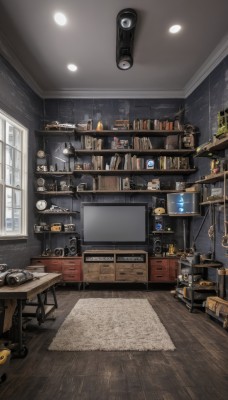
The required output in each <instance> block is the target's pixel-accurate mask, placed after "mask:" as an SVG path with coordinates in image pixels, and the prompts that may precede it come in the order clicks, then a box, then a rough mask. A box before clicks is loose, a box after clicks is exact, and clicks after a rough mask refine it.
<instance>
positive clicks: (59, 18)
mask: <svg viewBox="0 0 228 400" xmlns="http://www.w3.org/2000/svg"><path fill="white" fill-rule="evenodd" d="M54 20H55V22H56V24H58V25H60V26H63V25H66V23H67V19H66V16H65V15H64V14H63V13H61V12H57V13H55V15H54Z"/></svg>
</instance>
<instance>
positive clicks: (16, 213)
mask: <svg viewBox="0 0 228 400" xmlns="http://www.w3.org/2000/svg"><path fill="white" fill-rule="evenodd" d="M13 227H14V231H15V232H20V230H21V210H20V209H19V210H17V209H15V210H13Z"/></svg>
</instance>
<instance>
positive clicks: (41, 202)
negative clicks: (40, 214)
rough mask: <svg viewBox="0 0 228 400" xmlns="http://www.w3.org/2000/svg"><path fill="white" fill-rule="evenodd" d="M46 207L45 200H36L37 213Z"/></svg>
mask: <svg viewBox="0 0 228 400" xmlns="http://www.w3.org/2000/svg"><path fill="white" fill-rule="evenodd" d="M46 207H47V202H46V200H38V201H37V202H36V208H37V210H39V211H44V210H45V208H46Z"/></svg>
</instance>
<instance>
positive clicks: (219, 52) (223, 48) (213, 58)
mask: <svg viewBox="0 0 228 400" xmlns="http://www.w3.org/2000/svg"><path fill="white" fill-rule="evenodd" d="M227 55H228V35H226V36H225V37H224V38H223V39H222V41H221V42H220V43H219V44H218V46H216V48H215V49H214V50H213V51H212V53H211V54H210V56H209V57H208V58H207V59H206V61H205V62H204V63H203V64H202V65H201V67H200V68H199V69H198V71H197V72H196V73H195V74H194V75H193V77H192V78H191V79H190V80H189V82H188V83H187V85H186V86H185V88H184V97H185V98H187V97H188V96H189V95H190V94H191V93H192V92H193V91H194V90H195V89H196V88H197V87H198V86H199V85H200V84H201V83H202V82H203V81H204V79H206V78H207V76H208V75H209V74H210V73H211V72H212V71H213V70H214V69H215V68H216V67H217V66H218V65H219V63H220V62H221V61H222V60H223V59H224V58H225V57H226V56H227Z"/></svg>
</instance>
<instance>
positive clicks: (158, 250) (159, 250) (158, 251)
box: [153, 238, 162, 255]
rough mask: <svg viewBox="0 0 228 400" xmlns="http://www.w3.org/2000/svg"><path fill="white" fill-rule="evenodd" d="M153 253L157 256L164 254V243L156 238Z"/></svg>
mask: <svg viewBox="0 0 228 400" xmlns="http://www.w3.org/2000/svg"><path fill="white" fill-rule="evenodd" d="M153 253H154V254H155V255H160V254H162V243H161V240H160V239H159V238H154V240H153Z"/></svg>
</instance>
